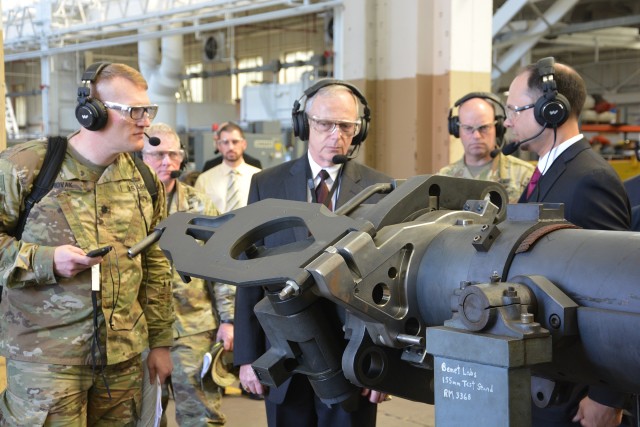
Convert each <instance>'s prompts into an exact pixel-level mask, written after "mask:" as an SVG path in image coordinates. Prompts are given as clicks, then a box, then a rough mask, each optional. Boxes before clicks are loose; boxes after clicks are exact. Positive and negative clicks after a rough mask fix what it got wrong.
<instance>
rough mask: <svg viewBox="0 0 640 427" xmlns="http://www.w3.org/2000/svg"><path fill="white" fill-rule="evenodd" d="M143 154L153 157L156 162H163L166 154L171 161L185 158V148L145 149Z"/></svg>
mask: <svg viewBox="0 0 640 427" xmlns="http://www.w3.org/2000/svg"><path fill="white" fill-rule="evenodd" d="M142 155H143V156H145V157H148V158H150V159H153V160H155V161H156V162H161V161H162V160H164V157H165V156H169V160H171V161H178V160H179V161H182V159H184V150H182V149H180V150H177V151H175V150H174V151H143V152H142Z"/></svg>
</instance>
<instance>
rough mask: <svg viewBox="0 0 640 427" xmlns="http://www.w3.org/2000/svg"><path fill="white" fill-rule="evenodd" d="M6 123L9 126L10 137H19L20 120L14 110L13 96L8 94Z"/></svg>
mask: <svg viewBox="0 0 640 427" xmlns="http://www.w3.org/2000/svg"><path fill="white" fill-rule="evenodd" d="M4 110H5V114H4V116H5V125H6V127H7V134H8V135H9V136H10V137H13V138H15V137H17V136H18V132H19V130H18V121H17V120H16V115H15V113H14V111H13V104H11V98H9V97H8V96H7V97H6V98H5V107H4Z"/></svg>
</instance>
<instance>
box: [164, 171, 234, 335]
mask: <svg viewBox="0 0 640 427" xmlns="http://www.w3.org/2000/svg"><path fill="white" fill-rule="evenodd" d="M174 192H175V194H174V197H170V204H169V214H172V213H174V212H193V213H201V214H204V215H209V216H215V215H219V212H218V210H217V209H216V207H215V206H214V204H213V202H212V201H211V199H210V198H209V196H207V195H206V194H205V193H202V192H200V191H198V190H196V189H195V188H193V187H191V186H189V185H187V184H185V183H183V182H180V181H176V187H175V190H174ZM213 293H214V298H215V311H217V313H218V315H219V317H220V319H221V320H225V321H226V320H230V321H232V320H233V313H234V310H233V308H234V300H235V294H236V288H235V286H231V285H226V284H223V283H214V284H213ZM173 305H174V308H175V311H176V321H175V323H174V324H173V336H174V338H179V337H184V336H189V335H194V334H198V333H200V332H205V331H211V330H214V329H216V328H217V327H218V320H217V316H216V315H215V313H214V308H213V305H212V303H211V294H210V292H209V290H208V286H207V283H206V282H205V281H204V280H203V279H198V278H196V277H192V278H191V282H189V283H184V282H183V281H182V279H181V278H180V275H179V274H178V273H177V272H174V273H173Z"/></svg>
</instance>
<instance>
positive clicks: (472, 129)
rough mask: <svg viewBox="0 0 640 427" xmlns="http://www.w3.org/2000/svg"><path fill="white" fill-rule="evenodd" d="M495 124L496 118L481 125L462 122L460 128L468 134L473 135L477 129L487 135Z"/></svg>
mask: <svg viewBox="0 0 640 427" xmlns="http://www.w3.org/2000/svg"><path fill="white" fill-rule="evenodd" d="M495 124H496V121H495V120H494V121H493V122H491V123H487V124H485V125H480V126H469V125H463V124H461V125H460V129H461V130H462V132H464V133H466V134H468V135H473V134H474V133H475V132H476V131H478V132H480V133H481V134H482V135H486V134H487V133H488V132H489V130H491V128H492V127H493V126H494V125H495Z"/></svg>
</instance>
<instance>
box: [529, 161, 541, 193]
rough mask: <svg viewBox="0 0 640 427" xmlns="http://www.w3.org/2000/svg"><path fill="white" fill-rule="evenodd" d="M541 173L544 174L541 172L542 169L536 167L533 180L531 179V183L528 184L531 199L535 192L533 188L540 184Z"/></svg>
mask: <svg viewBox="0 0 640 427" xmlns="http://www.w3.org/2000/svg"><path fill="white" fill-rule="evenodd" d="M540 175H542V174H541V173H540V169H538V168H536V171H535V172H534V173H533V175H532V176H531V180H530V181H529V184H527V200H529V197H531V193H533V189H534V188H536V185H538V181H540Z"/></svg>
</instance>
